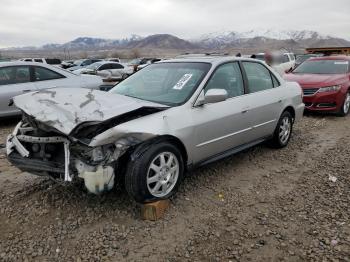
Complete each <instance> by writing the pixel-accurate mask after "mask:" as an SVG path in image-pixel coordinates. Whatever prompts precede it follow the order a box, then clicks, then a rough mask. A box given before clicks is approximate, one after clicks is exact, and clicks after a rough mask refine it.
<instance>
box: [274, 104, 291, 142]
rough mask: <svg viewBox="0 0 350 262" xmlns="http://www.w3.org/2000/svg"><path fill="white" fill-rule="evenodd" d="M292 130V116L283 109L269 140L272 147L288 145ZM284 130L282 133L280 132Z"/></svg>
mask: <svg viewBox="0 0 350 262" xmlns="http://www.w3.org/2000/svg"><path fill="white" fill-rule="evenodd" d="M292 131H293V117H292V115H291V114H290V113H289V112H288V111H284V112H283V113H282V115H281V117H280V119H279V120H278V123H277V126H276V129H275V132H274V133H273V137H272V139H271V141H270V145H271V146H272V147H274V148H283V147H285V146H287V145H288V142H289V140H290V137H291V135H292ZM282 132H284V133H282Z"/></svg>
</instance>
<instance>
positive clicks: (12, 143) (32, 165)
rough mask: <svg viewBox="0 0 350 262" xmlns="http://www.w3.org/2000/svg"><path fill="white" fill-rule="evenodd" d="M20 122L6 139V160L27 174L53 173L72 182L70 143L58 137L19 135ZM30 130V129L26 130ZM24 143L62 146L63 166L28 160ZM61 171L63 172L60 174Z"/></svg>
mask: <svg viewBox="0 0 350 262" xmlns="http://www.w3.org/2000/svg"><path fill="white" fill-rule="evenodd" d="M22 124H23V123H22V121H21V122H19V123H18V124H17V126H16V127H15V129H14V131H13V132H12V134H11V135H9V136H8V137H7V141H6V152H7V158H8V159H9V161H10V162H11V163H13V164H14V165H15V166H17V167H18V168H20V169H22V170H25V171H28V172H31V171H32V172H33V171H34V172H43V171H44V172H55V173H63V172H64V180H65V181H72V176H71V175H70V173H69V164H70V151H69V145H70V141H69V140H68V139H67V138H64V137H60V136H53V137H34V136H27V135H24V134H21V133H20V132H19V130H20V128H21V126H22ZM28 129H30V128H28ZM23 142H26V143H33V144H34V143H36V144H57V143H60V144H63V148H64V164H63V167H62V164H61V163H56V162H52V161H42V160H38V159H30V158H29V157H30V151H29V150H28V149H27V148H26V147H25V146H24V145H23ZM62 171H63V172H62Z"/></svg>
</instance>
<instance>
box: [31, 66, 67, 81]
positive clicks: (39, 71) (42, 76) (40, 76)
mask: <svg viewBox="0 0 350 262" xmlns="http://www.w3.org/2000/svg"><path fill="white" fill-rule="evenodd" d="M60 78H64V76H63V75H61V74H59V73H56V72H54V71H52V70H50V69H47V68H44V67H39V66H36V67H34V79H35V81H44V80H53V79H60Z"/></svg>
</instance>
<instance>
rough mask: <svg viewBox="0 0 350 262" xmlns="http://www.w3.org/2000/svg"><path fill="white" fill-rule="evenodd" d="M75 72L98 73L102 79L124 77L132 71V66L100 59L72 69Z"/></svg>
mask: <svg viewBox="0 0 350 262" xmlns="http://www.w3.org/2000/svg"><path fill="white" fill-rule="evenodd" d="M73 72H74V73H76V74H91V75H99V76H101V77H102V78H103V79H116V80H121V79H126V78H127V77H128V76H129V75H131V74H132V73H133V68H132V67H130V66H126V65H122V64H120V63H116V62H108V61H101V62H96V63H93V64H91V65H88V66H87V67H84V68H81V69H78V70H75V71H73Z"/></svg>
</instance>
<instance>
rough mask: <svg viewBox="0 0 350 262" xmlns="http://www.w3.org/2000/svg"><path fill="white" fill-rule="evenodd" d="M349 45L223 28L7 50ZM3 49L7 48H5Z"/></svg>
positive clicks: (314, 35)
mask: <svg viewBox="0 0 350 262" xmlns="http://www.w3.org/2000/svg"><path fill="white" fill-rule="evenodd" d="M311 46H313V47H322V46H323V47H325V46H350V41H349V40H346V39H343V38H339V37H334V36H329V35H322V34H320V33H318V32H316V31H311V30H299V31H298V30H272V29H256V30H249V31H245V32H238V31H222V32H213V33H209V34H205V35H202V36H199V37H198V38H194V39H190V40H186V39H182V38H179V37H177V36H174V35H171V34H153V35H149V36H146V37H142V36H139V35H135V34H133V35H131V36H130V37H128V38H121V39H105V38H97V37H78V38H76V39H73V40H72V41H69V42H66V43H63V44H46V45H43V46H40V47H20V48H7V49H5V50H56V51H57V50H103V49H107V50H108V49H115V48H120V49H133V48H144V49H147V48H149V49H152V48H153V49H175V50H176V49H178V50H193V49H218V50H222V49H229V48H261V49H267V48H288V49H298V48H299V49H300V48H305V47H311ZM3 50H4V49H3Z"/></svg>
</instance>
